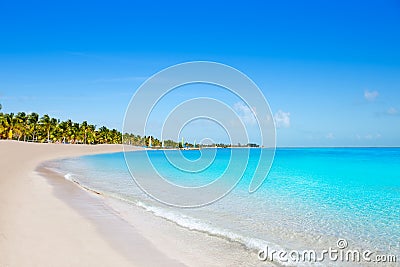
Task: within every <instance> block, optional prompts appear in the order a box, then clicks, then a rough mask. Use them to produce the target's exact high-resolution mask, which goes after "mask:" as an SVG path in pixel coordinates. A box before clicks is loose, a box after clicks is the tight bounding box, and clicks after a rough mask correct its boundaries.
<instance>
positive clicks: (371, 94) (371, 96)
mask: <svg viewBox="0 0 400 267" xmlns="http://www.w3.org/2000/svg"><path fill="white" fill-rule="evenodd" d="M378 96H379V92H378V91H368V90H365V91H364V98H365V99H366V100H367V101H370V102H372V101H375V99H376V98H377V97H378Z"/></svg>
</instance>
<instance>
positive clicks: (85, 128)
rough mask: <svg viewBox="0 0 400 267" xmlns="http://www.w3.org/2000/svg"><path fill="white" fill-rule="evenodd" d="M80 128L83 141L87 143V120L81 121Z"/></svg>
mask: <svg viewBox="0 0 400 267" xmlns="http://www.w3.org/2000/svg"><path fill="white" fill-rule="evenodd" d="M79 130H80V132H81V133H82V134H83V143H84V144H86V137H87V131H88V123H87V121H84V122H82V123H81V125H80V129H79Z"/></svg>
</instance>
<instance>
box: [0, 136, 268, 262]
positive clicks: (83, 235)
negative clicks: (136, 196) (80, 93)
mask: <svg viewBox="0 0 400 267" xmlns="http://www.w3.org/2000/svg"><path fill="white" fill-rule="evenodd" d="M121 150H122V146H121V145H96V146H87V145H61V144H60V145H56V144H32V143H23V142H16V141H4V140H3V141H0V157H1V161H0V267H3V266H10V267H14V266H182V265H188V266H240V265H241V266H254V265H261V266H267V263H265V262H263V263H262V264H261V263H260V262H258V261H257V258H256V255H255V253H250V252H245V250H244V249H243V247H241V246H240V245H239V244H236V243H232V242H228V241H226V240H223V239H220V238H218V237H212V236H207V235H205V234H204V233H198V232H193V231H189V230H187V229H183V228H180V227H178V226H176V225H175V224H174V223H172V222H169V221H166V220H164V219H161V218H158V217H155V216H154V215H152V214H149V213H148V212H146V211H144V210H142V209H141V208H138V207H132V209H133V212H130V214H131V215H130V217H131V218H124V216H123V214H120V213H122V212H123V211H121V210H118V209H115V208H111V206H112V205H111V206H110V205H109V204H110V202H112V201H111V200H109V199H105V198H103V197H102V196H97V195H95V194H91V193H88V192H86V191H83V190H81V189H80V188H79V187H78V186H76V185H75V184H73V183H71V182H69V181H66V180H64V179H63V177H57V176H59V175H58V174H56V173H52V172H51V171H49V170H46V169H44V168H39V169H37V166H38V165H39V164H40V163H42V162H44V161H48V160H52V159H56V158H65V157H75V156H80V155H85V154H98V153H112V152H119V151H121ZM35 170H36V171H35ZM44 176H46V177H47V178H46V177H44ZM132 214H134V216H132ZM268 265H269V264H268Z"/></svg>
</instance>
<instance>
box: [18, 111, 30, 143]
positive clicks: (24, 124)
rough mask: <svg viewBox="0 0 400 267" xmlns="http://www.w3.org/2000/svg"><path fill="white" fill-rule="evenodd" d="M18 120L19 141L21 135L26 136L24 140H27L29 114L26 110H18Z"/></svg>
mask: <svg viewBox="0 0 400 267" xmlns="http://www.w3.org/2000/svg"><path fill="white" fill-rule="evenodd" d="M16 120H17V127H16V128H17V129H18V132H19V135H18V141H19V139H20V137H21V135H23V136H24V142H25V141H26V134H27V132H28V116H26V114H25V112H18V114H17V116H16Z"/></svg>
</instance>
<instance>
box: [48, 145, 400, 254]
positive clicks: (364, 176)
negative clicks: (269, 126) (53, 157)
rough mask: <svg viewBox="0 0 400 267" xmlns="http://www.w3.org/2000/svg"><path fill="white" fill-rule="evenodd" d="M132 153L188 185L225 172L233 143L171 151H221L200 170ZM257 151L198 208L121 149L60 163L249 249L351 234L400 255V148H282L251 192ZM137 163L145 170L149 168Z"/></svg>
mask: <svg viewBox="0 0 400 267" xmlns="http://www.w3.org/2000/svg"><path fill="white" fill-rule="evenodd" d="M247 151H248V150H246V149H243V154H245V153H247ZM129 153H131V154H130V157H131V158H132V160H135V161H136V162H138V163H139V164H137V166H140V162H141V161H142V160H144V159H145V157H147V155H148V156H149V157H150V158H151V160H152V162H153V164H154V165H155V166H156V167H157V169H158V170H159V171H160V173H161V174H162V175H163V176H165V177H167V178H168V179H169V180H170V181H172V182H175V183H177V184H180V185H185V186H194V185H201V184H206V183H208V182H210V181H212V180H213V179H215V177H218V176H219V175H220V174H222V173H223V171H224V168H226V166H227V164H229V158H230V155H231V154H230V149H215V150H214V149H211V150H202V152H200V151H168V152H167V153H168V157H170V158H171V159H172V160H173V159H174V157H176V160H177V161H179V160H180V155H181V154H180V153H183V156H184V157H185V158H187V159H189V160H190V161H188V164H192V165H193V164H200V163H201V161H196V159H199V158H200V157H203V159H204V158H205V159H207V157H214V155H215V158H213V159H212V160H210V162H211V163H212V164H211V165H210V166H209V167H208V168H206V169H205V170H203V171H202V172H201V173H200V174H193V173H190V172H182V171H180V170H179V169H177V168H176V167H174V166H173V165H171V164H170V163H169V162H168V161H167V160H166V158H165V154H164V152H163V151H156V150H154V151H148V152H145V151H140V152H129ZM200 153H202V154H200ZM258 153H260V149H250V159H249V164H248V167H247V169H246V171H245V173H244V175H243V178H242V180H241V181H240V183H239V184H238V185H237V187H236V188H235V189H234V190H233V191H232V192H231V193H230V194H228V195H227V196H226V197H224V198H223V199H221V200H220V201H217V202H215V203H213V204H210V205H207V206H205V207H202V208H196V209H182V208H174V207H169V206H166V205H164V204H161V203H159V202H157V201H155V200H153V199H152V198H150V197H149V196H147V195H146V194H144V193H143V192H142V191H141V190H140V189H139V188H138V186H137V185H136V184H135V182H134V181H133V179H132V178H131V176H130V174H129V172H128V169H127V167H126V164H125V161H124V156H123V154H122V153H115V154H107V155H94V156H84V157H80V158H73V159H65V160H61V161H57V162H54V163H53V167H54V168H56V169H57V170H58V171H60V172H62V173H63V174H64V175H65V177H66V178H67V179H69V180H72V181H75V182H78V183H80V184H81V185H83V186H84V187H87V188H90V189H93V190H95V191H98V192H101V193H103V194H105V195H108V196H111V197H115V198H117V199H122V200H124V201H125V203H129V204H130V205H136V206H140V207H142V208H144V209H146V210H148V211H149V212H152V213H154V214H155V215H157V216H160V217H164V218H166V219H168V220H172V221H174V222H176V223H177V224H178V225H181V226H182V227H186V228H188V229H191V230H200V231H203V232H208V233H210V234H213V235H219V236H222V237H224V238H228V239H231V240H235V241H238V242H241V243H242V244H243V245H244V246H245V247H247V248H248V249H255V250H256V249H257V250H258V249H262V248H264V247H265V246H266V245H268V246H269V247H272V248H276V249H286V250H290V249H300V250H301V249H315V250H319V249H327V248H328V247H329V246H331V247H335V245H336V241H337V240H338V238H344V239H346V240H347V242H348V246H349V248H358V249H369V250H372V251H375V252H377V253H379V252H380V253H391V254H395V255H400V148H287V149H285V148H280V149H277V150H276V155H275V160H274V163H273V166H272V168H271V171H270V173H269V175H268V177H267V179H266V180H265V182H264V183H263V185H262V186H261V187H260V189H259V190H258V191H256V192H255V193H253V194H249V192H248V186H249V183H250V180H251V177H252V174H253V172H254V169H255V166H256V164H257V155H258ZM138 168H139V170H138V173H140V175H143V176H144V177H145V176H146V173H147V171H146V170H145V169H143V170H140V167H138Z"/></svg>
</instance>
